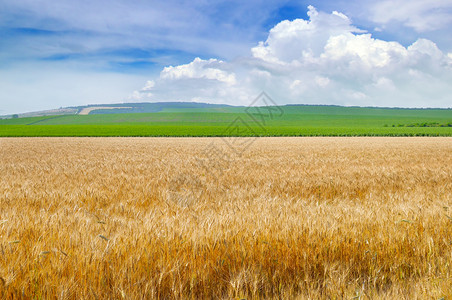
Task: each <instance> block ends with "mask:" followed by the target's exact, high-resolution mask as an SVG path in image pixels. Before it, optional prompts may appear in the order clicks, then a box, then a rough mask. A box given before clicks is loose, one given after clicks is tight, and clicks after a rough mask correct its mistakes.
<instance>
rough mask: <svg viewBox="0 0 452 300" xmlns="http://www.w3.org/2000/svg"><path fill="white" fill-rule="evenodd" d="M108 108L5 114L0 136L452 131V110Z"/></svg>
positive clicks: (449, 133) (451, 133) (432, 133)
mask: <svg viewBox="0 0 452 300" xmlns="http://www.w3.org/2000/svg"><path fill="white" fill-rule="evenodd" d="M106 111H108V113H107V112H105V113H97V114H89V115H60V116H41V117H27V118H17V119H4V120H0V136H4V137H7V136H11V137H14V136H16V137H20V136H22V137H25V136H36V137H39V136H41V137H42V136H87V137H88V136H179V137H180V136H452V110H451V109H389V108H363V107H335V106H309V105H308V106H278V107H270V108H269V107H264V108H261V110H260V111H257V110H253V109H249V110H247V108H245V107H220V108H202V107H201V108H190V107H188V108H185V107H182V108H181V107H179V108H177V106H174V105H173V106H169V107H167V108H166V109H162V108H161V110H160V111H157V112H153V113H114V112H112V111H115V112H116V111H121V109H114V110H113V109H110V110H106ZM98 112H102V110H100V111H98Z"/></svg>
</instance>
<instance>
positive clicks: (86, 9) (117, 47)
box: [0, 0, 452, 115]
mask: <svg viewBox="0 0 452 300" xmlns="http://www.w3.org/2000/svg"><path fill="white" fill-rule="evenodd" d="M308 7H310V8H308ZM308 14H309V15H308ZM297 19H299V20H302V21H303V22H298V21H296V20H297ZM451 25H452V2H451V1H450V0H447V1H444V0H436V1H424V0H411V1H408V0H392V1H389V0H377V1H271V0H268V1H205V0H194V1H174V0H168V1H146V0H139V1H126V0H120V1H107V0H94V1H87V0H80V1H69V0H60V1H49V0H0V91H1V92H0V115H2V114H11V113H19V112H26V111H36V110H43V109H51V108H57V107H64V106H71V105H84V104H89V103H117V102H130V101H178V100H180V101H203V102H212V103H229V104H241V105H246V104H247V103H248V102H249V101H250V99H252V97H253V96H254V95H255V94H258V92H259V90H262V89H265V88H267V89H268V91H267V92H269V93H270V94H271V95H272V97H273V98H275V100H276V101H277V102H278V103H281V104H284V103H319V104H342V105H376V106H388V105H389V106H410V107H411V106H419V107H425V106H440V107H448V106H452V104H450V103H452V100H451V99H450V98H448V97H449V96H448V95H450V94H451V93H450V92H451V90H450V87H449V85H450V84H448V82H449V80H450V79H451V78H452V77H451V76H452V75H451V68H452V54H451V53H452V38H450V32H449V28H451ZM338 29H340V30H338ZM309 32H311V33H313V34H310V33H309ZM308 33H309V34H308ZM260 42H261V44H260ZM389 42H395V44H394V43H392V44H391V43H389ZM292 50H293V51H295V52H293V53H291V51H292ZM297 51H298V52H297ZM372 57H373V58H372ZM289 58H290V59H289ZM374 58H375V59H374ZM358 65H359V67H356V66H358ZM335 69H336V70H337V72H332V71H331V70H335ZM363 78H364V79H363ZM311 79H312V80H311ZM269 82H270V83H271V84H269ZM421 82H422V83H423V85H425V87H424V88H423V89H420V88H419V85H420V84H419V83H421ZM451 82H452V81H451ZM412 87H416V89H414V90H413V89H412ZM410 99H411V100H410ZM449 104H450V105H449Z"/></svg>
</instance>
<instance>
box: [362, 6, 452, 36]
mask: <svg viewBox="0 0 452 300" xmlns="http://www.w3.org/2000/svg"><path fill="white" fill-rule="evenodd" d="M373 3H374V4H373V5H372V6H371V8H370V10H369V12H370V13H371V14H372V16H371V18H372V19H373V21H375V22H377V23H380V24H390V23H391V22H400V23H402V24H403V25H405V26H408V27H411V28H413V29H415V30H416V31H418V32H426V31H431V30H437V29H442V28H448V27H450V25H451V24H452V2H451V1H450V0H384V1H376V2H373Z"/></svg>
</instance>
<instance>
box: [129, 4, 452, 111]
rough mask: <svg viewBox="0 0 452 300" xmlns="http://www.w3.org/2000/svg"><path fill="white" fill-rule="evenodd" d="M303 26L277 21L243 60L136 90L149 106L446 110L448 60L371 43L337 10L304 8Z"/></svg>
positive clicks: (188, 70) (436, 52)
mask: <svg viewBox="0 0 452 300" xmlns="http://www.w3.org/2000/svg"><path fill="white" fill-rule="evenodd" d="M308 17H309V19H308V20H303V19H295V20H293V21H288V20H285V21H282V22H280V23H279V24H277V25H276V26H275V27H273V28H272V29H271V30H270V32H269V34H268V38H267V39H266V41H262V42H259V43H258V45H256V46H255V47H253V48H252V49H251V55H250V56H249V57H242V58H238V59H235V60H233V61H230V62H225V61H221V60H217V59H209V60H203V59H200V58H196V59H195V60H194V61H192V62H191V63H188V64H184V65H180V66H171V67H167V68H164V69H163V70H162V72H161V73H160V76H159V77H158V78H156V79H155V80H154V81H152V84H149V82H148V83H147V84H146V85H145V87H144V88H143V89H142V90H140V91H136V92H135V93H134V94H135V96H137V95H138V96H139V97H140V99H146V100H153V101H203V102H210V103H228V104H239V105H247V104H248V103H249V102H250V100H251V99H252V98H253V97H254V96H255V95H257V94H258V93H259V92H260V91H262V90H265V91H266V92H267V93H269V94H270V95H271V96H272V97H273V98H274V99H275V100H276V102H278V103H280V104H285V103H311V104H314V103H315V104H341V105H372V106H402V107H427V106H437V107H449V106H451V104H452V101H451V100H452V99H451V97H450V95H452V87H451V85H450V82H452V58H451V54H450V53H449V54H445V53H443V52H442V51H441V50H440V49H439V48H438V47H437V45H436V44H435V43H434V42H432V41H430V40H426V39H419V40H417V41H416V42H414V43H413V44H412V45H410V46H408V47H404V46H402V45H401V44H399V43H397V42H388V41H384V40H380V39H375V38H373V37H372V35H371V34H369V33H366V32H365V31H363V30H361V29H359V28H357V27H355V26H354V25H353V24H352V21H351V20H350V19H349V18H348V17H347V16H346V15H344V14H342V13H340V12H332V13H330V14H327V13H324V12H319V11H317V10H316V9H315V8H314V7H312V6H309V11H308Z"/></svg>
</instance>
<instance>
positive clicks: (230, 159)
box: [0, 138, 452, 299]
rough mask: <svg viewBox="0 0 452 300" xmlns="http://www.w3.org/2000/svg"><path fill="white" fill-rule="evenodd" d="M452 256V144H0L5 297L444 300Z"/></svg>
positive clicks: (0, 257)
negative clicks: (391, 299)
mask: <svg viewBox="0 0 452 300" xmlns="http://www.w3.org/2000/svg"><path fill="white" fill-rule="evenodd" d="M246 146H249V147H246ZM240 147H242V148H240ZM238 149H239V150H238ZM237 150H238V151H237ZM239 154H241V155H239ZM451 263H452V139H451V138H259V139H257V140H254V139H247V138H243V139H236V140H231V139H229V140H226V139H220V138H215V139H209V138H39V139H35V138H24V139H21V138H17V139H16V138H14V139H0V298H2V299H16V298H43V299H92V298H96V299H121V298H125V299H150V298H156V299H159V298H160V299H168V298H237V297H240V298H257V299H267V298H302V299H304V298H311V299H317V298H355V299H358V298H360V299H365V298H372V299H374V298H390V297H398V298H406V299H413V298H420V299H425V298H436V299H438V298H441V297H444V298H448V297H452V288H451V287H452V274H451V271H450V270H451Z"/></svg>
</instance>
